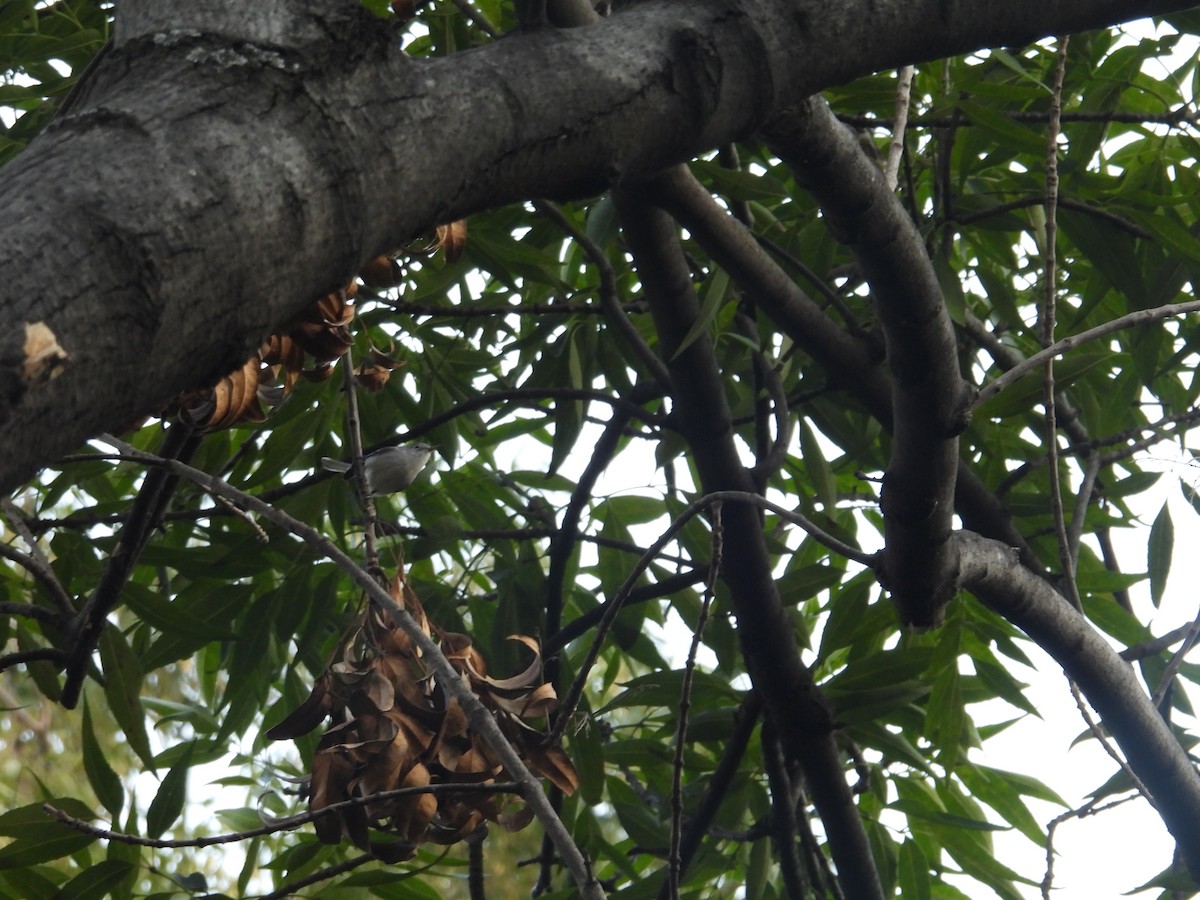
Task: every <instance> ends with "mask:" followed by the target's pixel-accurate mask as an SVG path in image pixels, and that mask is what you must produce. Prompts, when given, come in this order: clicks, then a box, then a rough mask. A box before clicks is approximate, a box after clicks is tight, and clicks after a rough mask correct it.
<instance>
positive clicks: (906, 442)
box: [766, 98, 971, 626]
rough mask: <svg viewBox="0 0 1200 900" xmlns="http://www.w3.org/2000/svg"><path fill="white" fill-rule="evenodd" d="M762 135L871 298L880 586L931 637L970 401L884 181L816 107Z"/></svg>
mask: <svg viewBox="0 0 1200 900" xmlns="http://www.w3.org/2000/svg"><path fill="white" fill-rule="evenodd" d="M766 133H767V135H768V139H769V140H770V142H771V146H772V149H773V150H774V151H775V152H776V153H777V154H778V155H779V156H780V158H781V159H783V161H784V162H785V163H787V165H788V166H789V167H790V168H791V169H792V171H793V173H794V174H795V175H796V178H797V181H798V182H799V183H800V185H801V186H802V187H804V188H805V189H806V190H807V191H808V192H809V193H811V194H812V195H813V196H814V197H815V198H816V200H817V202H818V203H820V205H821V209H822V211H823V213H824V216H825V220H826V222H827V223H828V225H829V229H830V231H831V232H832V233H833V235H834V237H836V238H837V239H838V240H839V241H841V242H842V243H844V244H846V245H847V246H848V247H849V248H850V249H851V251H852V252H853V253H854V258H855V260H857V262H858V266H859V269H860V270H861V271H862V273H863V275H864V276H865V277H866V279H867V282H868V283H869V284H870V286H871V299H872V301H873V303H874V307H875V311H876V313H877V314H878V316H879V321H880V324H881V325H882V326H883V331H884V335H885V337H886V339H887V363H888V368H889V369H890V370H891V373H892V392H891V394H892V417H891V419H892V435H893V437H894V441H893V443H892V458H891V460H890V462H889V463H888V468H887V471H886V472H885V473H884V477H883V493H882V495H881V507H882V509H883V515H884V537H885V540H886V541H887V550H886V552H885V553H884V557H883V563H882V567H881V569H879V574H880V579H881V581H883V583H884V585H885V586H886V587H888V589H889V590H890V591H891V592H892V597H893V599H894V600H895V602H896V605H897V607H898V608H899V610H900V617H901V619H902V620H904V621H905V622H911V623H913V624H915V625H919V626H930V625H936V624H938V623H939V622H940V621H941V617H942V611H943V609H944V608H945V606H946V604H947V603H949V602H950V601H951V600H952V599H953V598H954V592H955V590H956V585H955V572H954V568H953V559H952V557H951V555H950V554H949V553H948V552H947V550H948V548H947V546H946V542H947V541H948V540H949V538H950V531H951V518H952V516H953V513H954V482H955V477H956V474H957V471H956V470H957V468H958V439H957V436H958V435H959V434H960V433H961V432H962V430H963V429H964V428H965V427H966V424H967V418H966V411H967V409H968V407H969V405H970V399H971V392H970V389H969V388H968V386H967V384H966V382H964V381H963V378H962V375H961V373H960V372H959V368H958V347H957V342H956V339H955V335H954V328H953V326H952V324H951V322H950V315H949V313H948V312H947V311H946V305H945V302H944V301H943V299H942V291H941V287H940V286H939V285H938V280H937V275H936V273H935V272H934V270H933V263H932V262H931V261H930V259H929V255H928V253H927V252H926V250H925V242H924V240H923V239H922V237H921V234H920V233H919V232H918V231H917V228H916V226H915V225H914V224H913V221H912V219H911V218H909V216H908V213H907V212H905V210H904V207H902V206H901V205H900V202H899V200H897V199H896V195H895V193H894V192H893V191H892V190H891V188H890V187H889V185H888V183H887V176H886V175H885V173H883V172H881V171H880V170H879V167H878V165H876V163H875V161H874V160H872V159H869V158H868V157H867V155H866V154H865V153H863V150H862V147H861V146H860V144H859V143H858V140H857V139H856V138H855V136H854V133H853V132H851V131H850V129H848V128H847V127H846V126H844V125H842V124H841V123H840V122H839V121H838V120H837V119H836V118H835V117H834V115H833V113H832V112H831V111H830V109H829V106H828V105H827V104H826V103H825V101H824V100H822V99H820V98H812V99H810V100H809V101H808V102H807V103H805V104H803V105H800V106H797V107H793V108H792V109H790V110H788V111H787V113H786V114H785V115H782V116H780V117H777V118H775V119H773V120H772V121H771V122H770V123H769V124H768V126H767V128H766Z"/></svg>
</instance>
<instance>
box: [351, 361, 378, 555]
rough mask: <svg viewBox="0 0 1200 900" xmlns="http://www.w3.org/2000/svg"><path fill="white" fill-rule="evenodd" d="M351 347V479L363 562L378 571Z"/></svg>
mask: <svg viewBox="0 0 1200 900" xmlns="http://www.w3.org/2000/svg"><path fill="white" fill-rule="evenodd" d="M351 353H352V351H350V350H347V351H346V355H345V356H343V357H342V390H344V391H345V393H346V434H347V436H348V438H349V440H350V461H351V464H352V465H353V467H354V468H353V472H354V483H355V484H356V485H357V486H358V497H359V499H360V500H361V501H362V507H363V565H364V567H365V568H366V570H367V571H368V572H374V573H379V571H380V569H379V551H378V549H376V547H375V534H376V532H377V531H378V528H379V514H378V512H376V510H375V498H374V497H373V496H372V494H371V485H370V483H369V482H368V481H367V464H366V462H365V461H364V457H363V442H362V420H361V419H360V418H359V415H358V385H357V383H356V382H355V379H354V360H353V358H352V357H351Z"/></svg>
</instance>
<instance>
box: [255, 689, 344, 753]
mask: <svg viewBox="0 0 1200 900" xmlns="http://www.w3.org/2000/svg"><path fill="white" fill-rule="evenodd" d="M330 687H331V680H330V678H329V676H328V675H322V676H321V677H320V678H318V679H317V680H316V682H315V683H314V684H313V689H312V693H310V694H309V695H308V697H307V699H305V701H304V702H303V703H301V704H300V705H299V706H297V707H296V708H295V709H294V710H292V711H291V712H290V713H288V714H287V716H286V717H285V718H284V720H283V721H282V722H280V723H279V724H278V725H276V726H275V727H274V728H271V729H269V730H268V731H267V738H268V740H272V741H282V740H287V739H290V738H298V737H300V735H302V734H308V733H309V732H310V731H312V730H313V729H314V728H316V727H317V726H318V725H320V724H321V723H322V722H324V721H325V717H326V716H328V715H329V712H330V710H332V709H333V706H334V696H333V693H332V692H331V691H330Z"/></svg>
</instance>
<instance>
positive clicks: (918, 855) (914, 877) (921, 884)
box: [898, 841, 933, 900]
mask: <svg viewBox="0 0 1200 900" xmlns="http://www.w3.org/2000/svg"><path fill="white" fill-rule="evenodd" d="M898 874H899V885H900V896H901V897H904V898H906V900H907V898H914V900H929V898H931V897H932V896H933V883H932V880H931V879H930V877H929V861H928V860H926V859H925V854H924V853H922V852H921V848H920V847H918V846H917V845H916V844H915V843H914V842H913V841H905V842H904V843H903V844H901V845H900V866H899V873H898Z"/></svg>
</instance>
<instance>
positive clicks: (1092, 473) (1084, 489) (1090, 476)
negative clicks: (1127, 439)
mask: <svg viewBox="0 0 1200 900" xmlns="http://www.w3.org/2000/svg"><path fill="white" fill-rule="evenodd" d="M1099 474H1100V456H1099V454H1097V453H1092V454H1090V455H1089V456H1088V457H1087V460H1086V462H1085V464H1084V467H1083V481H1081V482H1080V484H1079V493H1078V494H1076V496H1075V509H1074V510H1073V511H1072V513H1071V523H1070V524H1069V525H1068V526H1067V555H1068V556H1069V557H1070V558H1071V571H1072V572H1075V571H1077V570H1078V566H1079V545H1080V541H1082V540H1083V527H1084V525H1085V524H1086V521H1087V511H1088V507H1089V506H1091V503H1092V492H1093V491H1094V490H1095V489H1096V476H1097V475H1099Z"/></svg>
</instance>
